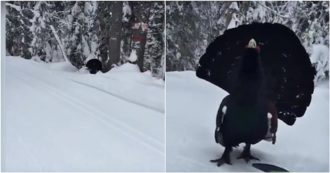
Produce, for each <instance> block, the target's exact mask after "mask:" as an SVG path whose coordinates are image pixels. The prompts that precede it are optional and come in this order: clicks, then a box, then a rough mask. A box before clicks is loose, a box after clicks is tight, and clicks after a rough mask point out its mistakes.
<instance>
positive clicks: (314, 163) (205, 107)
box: [166, 71, 329, 172]
mask: <svg viewBox="0 0 330 173" xmlns="http://www.w3.org/2000/svg"><path fill="white" fill-rule="evenodd" d="M166 80H167V82H166V100H167V101H166V107H167V109H166V124H167V126H166V129H167V131H166V141H167V143H166V144H167V145H166V161H167V165H166V167H167V171H176V172H185V171H191V172H207V171H219V172H220V171H221V172H222V171H223V172H230V171H235V172H249V171H258V170H257V169H255V168H253V167H252V166H251V163H270V164H274V165H277V166H280V167H283V168H286V169H288V170H289V171H292V172H299V171H304V172H311V171H318V172H321V171H324V172H328V171H329V168H328V166H329V154H328V153H329V148H328V147H329V107H328V106H329V83H328V81H326V82H323V83H322V84H320V85H318V86H317V87H316V88H315V91H314V94H313V97H312V102H311V105H310V107H308V109H307V111H306V114H305V115H304V116H303V117H302V118H299V119H298V120H297V121H296V123H295V124H294V125H293V126H287V125H285V124H284V123H283V122H282V121H280V122H279V127H278V132H277V141H276V143H275V145H272V144H271V143H270V142H266V141H262V142H260V143H258V144H256V145H252V147H251V152H252V154H253V155H254V156H256V157H258V158H259V159H260V161H251V162H250V163H248V164H247V163H245V161H243V160H237V159H236V158H237V157H238V155H239V154H240V152H241V151H242V149H243V147H244V144H241V145H240V146H239V147H238V148H236V149H234V150H233V152H232V153H231V161H232V164H233V165H223V166H221V167H217V166H216V164H215V163H211V162H209V160H211V159H216V158H219V157H220V156H221V155H222V152H223V151H224V147H222V146H221V145H219V144H216V143H215V141H214V130H215V120H216V113H217V111H218V108H219V105H220V102H221V101H222V99H223V98H224V97H225V96H226V95H228V93H227V92H225V91H224V90H222V89H220V88H218V87H216V86H215V85H213V84H211V83H209V82H207V81H205V80H202V79H199V78H197V77H196V76H195V72H192V71H187V72H167V76H166Z"/></svg>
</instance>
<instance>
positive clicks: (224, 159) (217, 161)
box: [210, 156, 231, 166]
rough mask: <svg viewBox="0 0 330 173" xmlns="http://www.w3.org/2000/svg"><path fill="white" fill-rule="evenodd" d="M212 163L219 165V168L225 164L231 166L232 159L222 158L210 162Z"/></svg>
mask: <svg viewBox="0 0 330 173" xmlns="http://www.w3.org/2000/svg"><path fill="white" fill-rule="evenodd" d="M210 162H213V163H217V166H221V165H223V164H225V163H227V164H229V165H231V162H230V158H229V157H224V156H222V157H220V158H219V159H214V160H210Z"/></svg>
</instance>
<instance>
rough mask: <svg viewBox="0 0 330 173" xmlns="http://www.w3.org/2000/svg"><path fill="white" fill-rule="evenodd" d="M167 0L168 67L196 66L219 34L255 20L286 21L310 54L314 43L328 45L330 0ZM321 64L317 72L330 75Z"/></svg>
mask: <svg viewBox="0 0 330 173" xmlns="http://www.w3.org/2000/svg"><path fill="white" fill-rule="evenodd" d="M166 3H167V6H166V19H167V20H166V30H167V38H166V42H167V47H166V52H167V57H166V60H167V61H166V70H167V71H174V70H195V68H196V64H197V62H198V60H199V58H200V57H201V55H202V54H203V53H204V52H205V49H206V47H207V45H208V44H210V43H211V42H212V41H213V40H214V39H215V38H216V37H217V36H219V35H221V34H222V33H223V32H224V31H225V30H226V29H229V28H232V27H236V26H238V25H242V24H249V23H252V22H270V23H281V24H284V25H286V26H287V27H289V28H291V29H292V30H293V31H294V32H295V33H296V34H297V36H298V38H299V39H300V40H301V42H302V44H303V45H304V46H305V48H306V50H307V52H308V53H309V54H310V55H312V50H313V45H315V44H321V45H325V46H326V47H329V2H328V1H316V2H312V1H234V2H230V1H216V2H198V1H193V2H182V1H178V2H176V1H170V2H166ZM314 52H315V51H314ZM322 57H324V58H326V59H328V58H329V57H325V56H322ZM322 62H325V60H322ZM317 64H319V65H317ZM321 64H324V63H321V61H318V62H315V65H317V66H318V67H321V66H322V67H324V68H322V69H323V70H322V71H324V73H323V72H322V73H318V75H321V74H325V76H328V71H329V70H328V69H327V68H326V67H325V66H323V65H321ZM317 69H318V70H320V68H317ZM317 78H320V77H317ZM321 78H323V77H321ZM326 78H327V77H326Z"/></svg>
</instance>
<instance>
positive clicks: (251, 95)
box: [196, 23, 315, 166]
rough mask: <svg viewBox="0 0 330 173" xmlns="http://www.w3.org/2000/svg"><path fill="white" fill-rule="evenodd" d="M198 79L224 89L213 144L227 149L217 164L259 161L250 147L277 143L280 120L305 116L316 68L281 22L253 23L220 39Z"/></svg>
mask: <svg viewBox="0 0 330 173" xmlns="http://www.w3.org/2000/svg"><path fill="white" fill-rule="evenodd" d="M196 75H197V76H198V77H199V78H202V79H204V80H207V81H209V82H211V83H212V84H215V85H217V86H219V87H220V88H222V89H224V90H226V91H227V92H228V93H229V95H228V96H226V97H225V98H224V99H223V100H222V102H221V104H220V108H219V110H218V114H217V119H216V129H215V141H216V142H217V143H219V144H221V145H222V146H224V147H225V151H224V153H223V155H222V156H221V157H220V158H219V159H216V160H211V162H216V163H217V165H218V166H221V165H222V164H224V163H227V164H231V161H230V152H231V151H232V147H236V146H238V145H239V144H240V143H245V144H246V146H245V148H244V150H243V152H242V154H241V155H240V156H239V157H238V158H242V159H244V160H246V161H247V162H248V161H249V160H251V159H256V160H259V159H258V158H256V157H254V156H252V155H251V152H250V147H251V145H252V144H256V143H258V142H260V141H261V140H271V141H272V142H273V144H274V143H275V140H276V131H277V119H280V120H282V121H283V122H285V123H286V124H288V125H293V124H294V123H295V121H296V118H297V117H302V116H303V115H304V114H305V111H306V109H307V107H308V106H309V104H310V102H311V97H312V94H313V91H314V83H313V79H314V75H315V69H314V67H313V66H312V64H311V62H310V59H309V56H308V54H307V52H306V50H305V48H304V47H303V46H302V44H301V43H300V41H299V39H298V38H297V36H296V35H295V33H294V32H293V31H291V30H290V29H289V28H287V27H285V26H284V25H281V24H270V23H263V24H261V23H253V24H249V25H241V26H239V27H237V28H233V29H229V30H227V31H225V32H224V34H223V35H221V36H219V37H217V38H216V39H215V40H214V41H213V42H212V43H211V44H210V45H209V46H208V48H207V50H206V52H205V54H204V55H203V56H202V57H201V58H200V60H199V66H198V68H197V70H196Z"/></svg>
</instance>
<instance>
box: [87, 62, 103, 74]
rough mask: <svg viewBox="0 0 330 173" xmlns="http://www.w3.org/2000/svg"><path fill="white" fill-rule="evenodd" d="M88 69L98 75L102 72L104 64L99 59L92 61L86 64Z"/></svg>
mask: <svg viewBox="0 0 330 173" xmlns="http://www.w3.org/2000/svg"><path fill="white" fill-rule="evenodd" d="M86 67H87V69H88V71H89V73H91V74H96V73H97V72H98V71H100V70H102V62H101V61H100V60H98V59H90V60H88V61H87V63H86Z"/></svg>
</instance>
